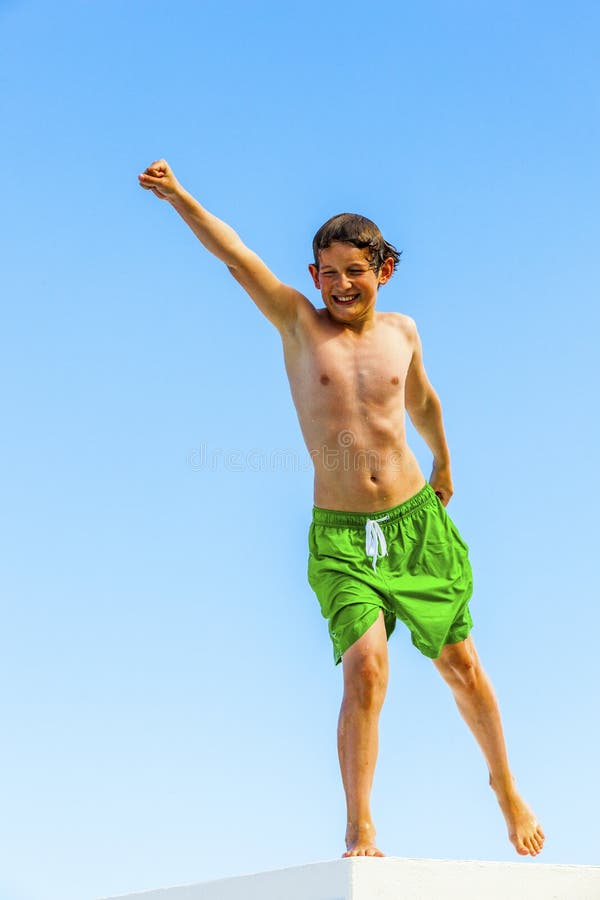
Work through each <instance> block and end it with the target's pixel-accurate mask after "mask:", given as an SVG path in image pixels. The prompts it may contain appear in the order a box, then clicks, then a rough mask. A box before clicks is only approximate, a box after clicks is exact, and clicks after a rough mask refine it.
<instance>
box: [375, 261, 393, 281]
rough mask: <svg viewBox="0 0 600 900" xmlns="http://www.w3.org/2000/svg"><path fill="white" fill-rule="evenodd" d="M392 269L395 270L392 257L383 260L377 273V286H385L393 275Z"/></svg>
mask: <svg viewBox="0 0 600 900" xmlns="http://www.w3.org/2000/svg"><path fill="white" fill-rule="evenodd" d="M394 269H395V263H394V259H393V257H391V256H388V258H387V259H384V261H383V262H382V264H381V268H380V269H379V272H378V273H377V278H378V281H379V284H386V283H387V282H388V281H389V280H390V278H391V277H392V275H393V274H394Z"/></svg>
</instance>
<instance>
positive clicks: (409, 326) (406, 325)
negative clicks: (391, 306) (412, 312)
mask: <svg viewBox="0 0 600 900" xmlns="http://www.w3.org/2000/svg"><path fill="white" fill-rule="evenodd" d="M377 315H378V316H379V317H380V321H381V322H383V323H384V324H385V325H388V326H389V327H390V328H396V329H398V330H399V331H402V332H403V333H404V334H405V335H406V336H407V337H411V338H412V337H414V336H415V335H416V333H417V323H416V322H415V320H414V319H413V318H412V317H411V316H407V315H405V314H404V313H399V312H380V313H377Z"/></svg>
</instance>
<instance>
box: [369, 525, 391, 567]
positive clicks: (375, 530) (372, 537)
mask: <svg viewBox="0 0 600 900" xmlns="http://www.w3.org/2000/svg"><path fill="white" fill-rule="evenodd" d="M386 519H389V516H382V517H381V519H367V524H366V525H365V531H366V541H365V550H366V553H367V556H372V557H373V571H374V572H376V571H377V560H378V559H380V558H381V557H383V556H387V544H386V542H385V535H384V533H383V531H382V530H381V528H380V527H379V523H380V522H385V520H386Z"/></svg>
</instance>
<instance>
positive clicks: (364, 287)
mask: <svg viewBox="0 0 600 900" xmlns="http://www.w3.org/2000/svg"><path fill="white" fill-rule="evenodd" d="M308 268H309V271H310V274H311V275H312V279H313V281H314V283H315V287H316V288H317V289H318V290H320V291H321V296H322V298H323V302H324V303H325V306H326V307H327V309H328V310H329V313H330V315H331V316H332V318H334V319H336V320H337V321H338V322H340V323H343V324H347V325H359V324H361V323H363V322H364V321H365V320H368V319H370V318H372V316H373V314H374V311H375V301H376V300H377V288H378V287H379V285H380V284H385V283H386V281H389V280H390V278H391V277H392V273H393V271H394V261H393V259H391V258H390V259H386V260H385V262H384V263H383V265H382V266H381V269H380V270H379V272H374V271H373V269H372V268H371V264H370V261H369V253H368V251H367V250H366V249H364V248H363V249H361V248H359V247H355V246H354V245H353V244H345V243H342V242H340V241H338V242H336V243H334V244H331V246H329V247H326V248H325V249H324V250H321V252H320V254H319V268H318V269H317V267H316V266H315V265H314V264H313V263H311V264H310V265H309V267H308Z"/></svg>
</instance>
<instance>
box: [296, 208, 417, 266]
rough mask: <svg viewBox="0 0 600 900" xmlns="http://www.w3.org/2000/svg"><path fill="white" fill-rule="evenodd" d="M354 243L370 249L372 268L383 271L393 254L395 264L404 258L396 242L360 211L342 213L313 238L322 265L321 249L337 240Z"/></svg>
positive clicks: (315, 250) (359, 246) (329, 220)
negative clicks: (387, 239)
mask: <svg viewBox="0 0 600 900" xmlns="http://www.w3.org/2000/svg"><path fill="white" fill-rule="evenodd" d="M338 241H339V242H340V243H344V244H353V245H354V246H355V247H358V248H359V249H361V250H362V249H363V248H366V249H367V250H368V251H369V259H370V264H371V268H372V269H374V270H375V271H376V272H379V270H380V268H381V266H382V264H383V262H384V261H385V260H386V259H388V258H389V257H390V256H391V257H392V259H393V260H394V265H397V264H398V263H399V262H400V256H401V253H402V251H400V250H396V248H395V247H394V246H393V245H392V244H388V242H387V241H385V240H384V239H383V235H382V233H381V231H380V230H379V228H378V227H377V225H376V224H375V222H372V221H371V220H370V219H367V218H366V217H365V216H359V215H357V214H356V213H340V214H339V215H337V216H333V217H332V218H331V219H328V220H327V222H325V224H324V225H321V227H320V228H319V230H318V231H317V233H316V234H315V236H314V238H313V253H314V256H315V265H316V267H317V269H318V268H319V252H320V251H321V250H324V249H325V248H326V247H330V246H331V244H334V243H336V242H338Z"/></svg>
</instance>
